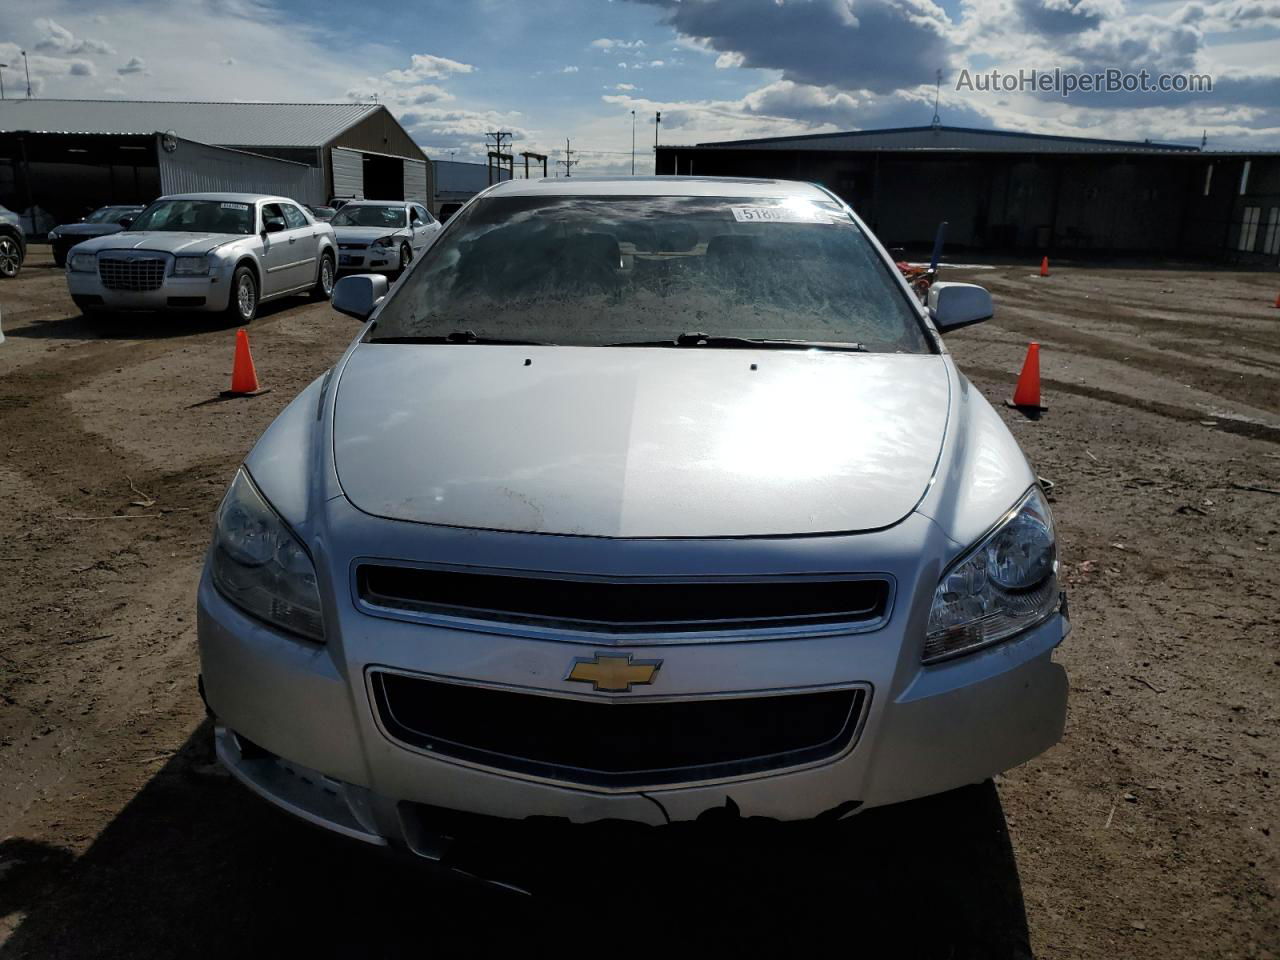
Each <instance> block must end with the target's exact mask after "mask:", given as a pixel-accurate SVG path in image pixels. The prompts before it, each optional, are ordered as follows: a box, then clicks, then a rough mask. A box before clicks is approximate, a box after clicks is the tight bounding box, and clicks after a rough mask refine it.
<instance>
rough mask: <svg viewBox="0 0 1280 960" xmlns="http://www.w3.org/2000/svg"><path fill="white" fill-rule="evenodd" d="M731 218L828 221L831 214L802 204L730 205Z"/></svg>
mask: <svg viewBox="0 0 1280 960" xmlns="http://www.w3.org/2000/svg"><path fill="white" fill-rule="evenodd" d="M729 209H730V210H732V211H733V219H735V220H737V221H738V222H739V223H830V222H831V216H830V214H828V213H827V212H826V211H825V210H819V209H818V208H817V207H814V206H811V205H809V204H805V205H804V206H799V205H796V206H785V207H783V206H776V207H774V206H770V207H730V208H729Z"/></svg>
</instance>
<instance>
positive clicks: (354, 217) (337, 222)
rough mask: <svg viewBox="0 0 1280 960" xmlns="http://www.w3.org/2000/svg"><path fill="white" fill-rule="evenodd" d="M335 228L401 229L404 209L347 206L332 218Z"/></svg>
mask: <svg viewBox="0 0 1280 960" xmlns="http://www.w3.org/2000/svg"><path fill="white" fill-rule="evenodd" d="M333 225H334V226H335V227H389V228H396V227H403V226H404V207H370V206H355V205H354V204H350V203H349V204H347V205H346V206H345V207H343V208H342V209H341V210H339V211H338V213H337V215H336V216H335V217H334V218H333Z"/></svg>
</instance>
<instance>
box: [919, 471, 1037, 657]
mask: <svg viewBox="0 0 1280 960" xmlns="http://www.w3.org/2000/svg"><path fill="white" fill-rule="evenodd" d="M1057 605H1058V558H1057V544H1056V542H1055V540H1054V536H1053V517H1052V516H1051V515H1050V513H1049V505H1048V504H1047V503H1045V500H1044V495H1043V494H1042V493H1041V492H1040V488H1039V487H1034V488H1032V490H1031V492H1030V493H1028V494H1027V495H1026V496H1025V497H1023V499H1022V501H1021V502H1020V503H1019V504H1018V505H1017V506H1016V507H1015V508H1014V510H1013V512H1012V513H1010V515H1009V516H1008V517H1006V518H1005V519H1004V520H1003V521H1002V522H1001V523H1000V525H999V526H997V527H996V528H995V529H994V530H992V531H991V532H990V533H989V534H987V535H986V536H985V537H983V539H982V540H980V541H978V543H977V545H975V546H974V547H973V549H971V550H970V551H969V552H968V553H966V554H965V555H964V556H963V557H961V558H960V560H958V561H957V562H956V563H954V564H952V566H951V568H950V569H949V570H948V571H947V572H946V573H945V574H943V577H942V582H941V583H939V584H938V589H937V591H936V592H935V593H934V595H933V608H932V609H931V610H930V611H929V631H928V636H927V637H926V638H925V644H924V662H925V663H933V662H935V661H938V660H943V659H945V658H947V657H953V656H956V655H957V654H961V653H968V652H970V651H972V650H977V649H978V648H980V647H986V646H990V645H991V644H993V643H999V642H1000V641H1001V640H1005V639H1007V638H1009V637H1012V636H1013V635H1015V634H1018V633H1021V632H1022V631H1024V630H1027V629H1029V628H1031V627H1034V626H1035V625H1036V624H1038V623H1041V622H1042V621H1044V620H1046V619H1048V617H1049V616H1050V615H1052V614H1053V612H1054V610H1056V609H1057Z"/></svg>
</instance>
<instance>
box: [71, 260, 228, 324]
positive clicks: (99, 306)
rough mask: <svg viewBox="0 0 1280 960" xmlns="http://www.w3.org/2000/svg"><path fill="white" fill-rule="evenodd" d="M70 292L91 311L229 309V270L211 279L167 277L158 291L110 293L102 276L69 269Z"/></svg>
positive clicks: (83, 306) (120, 291)
mask: <svg viewBox="0 0 1280 960" xmlns="http://www.w3.org/2000/svg"><path fill="white" fill-rule="evenodd" d="M67 290H68V292H69V293H70V294H71V298H72V299H73V300H74V301H75V303H76V306H78V307H80V309H81V310H88V311H94V310H99V311H110V312H122V313H123V312H131V311H163V310H181V311H208V312H214V313H216V312H220V311H223V310H225V309H227V302H228V300H229V299H230V295H231V281H230V276H229V271H227V270H223V269H220V268H215V269H214V270H213V271H212V272H210V274H209V275H208V276H203V277H174V276H166V277H165V278H164V280H163V282H162V283H161V284H160V286H159V287H158V288H157V289H155V290H128V291H125V290H108V289H107V288H106V287H105V286H104V285H103V283H102V280H101V278H100V277H99V276H98V274H97V273H96V272H95V273H90V272H88V271H81V270H70V269H68V270H67Z"/></svg>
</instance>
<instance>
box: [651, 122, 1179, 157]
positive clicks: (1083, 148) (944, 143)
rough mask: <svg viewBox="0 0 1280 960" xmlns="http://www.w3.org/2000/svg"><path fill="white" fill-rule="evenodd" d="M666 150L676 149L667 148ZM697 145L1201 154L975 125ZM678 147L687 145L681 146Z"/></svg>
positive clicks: (1147, 144) (1163, 145)
mask: <svg viewBox="0 0 1280 960" xmlns="http://www.w3.org/2000/svg"><path fill="white" fill-rule="evenodd" d="M664 147H666V149H674V148H672V147H667V146H666V145H665V144H664ZM697 147H698V148H699V149H709V150H710V149H735V148H745V149H751V150H871V151H874V150H948V151H962V150H973V151H986V152H993V153H1008V152H1026V153H1199V152H1200V148H1199V147H1198V146H1187V145H1185V144H1175V143H1152V142H1150V141H1145V140H1099V139H1095V138H1091V137H1064V136H1057V135H1053V134H1041V133H1021V132H1018V131H1014V130H978V129H974V128H972V127H947V126H941V125H939V126H936V127H935V126H928V127H892V128H888V129H884V130H850V131H845V132H839V133H810V134H801V135H799V136H791V137H760V138H756V139H752V140H721V141H717V142H713V143H699V144H697ZM682 149H689V148H688V147H684V148H682Z"/></svg>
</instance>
